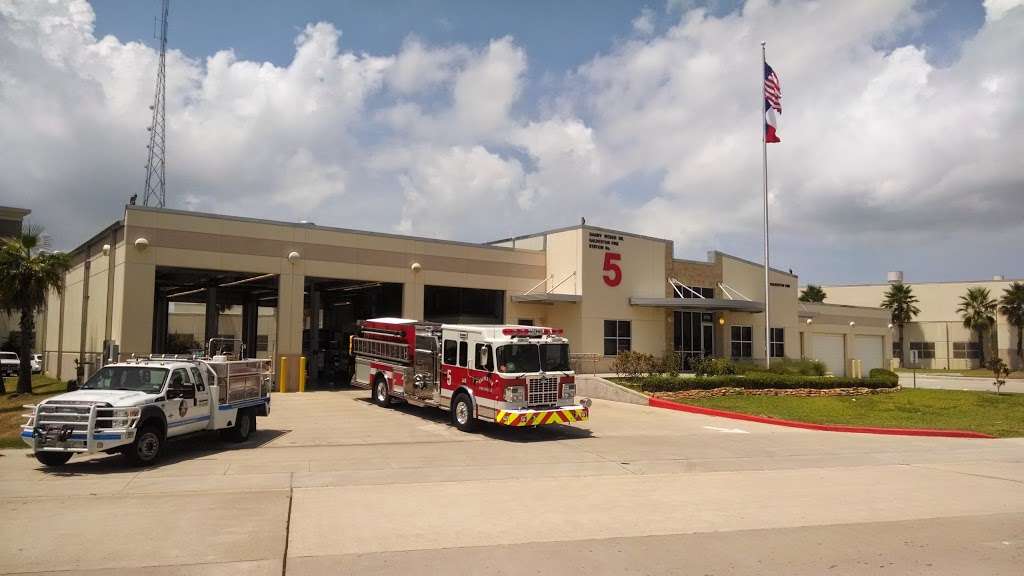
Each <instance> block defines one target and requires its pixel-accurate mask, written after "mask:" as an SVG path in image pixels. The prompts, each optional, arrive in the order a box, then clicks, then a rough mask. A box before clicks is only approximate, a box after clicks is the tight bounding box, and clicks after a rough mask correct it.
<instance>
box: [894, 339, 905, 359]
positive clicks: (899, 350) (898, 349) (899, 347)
mask: <svg viewBox="0 0 1024 576" xmlns="http://www.w3.org/2000/svg"><path fill="white" fill-rule="evenodd" d="M902 351H903V345H902V344H901V343H900V341H899V340H893V341H892V357H893V358H899V357H900V354H901V353H902Z"/></svg>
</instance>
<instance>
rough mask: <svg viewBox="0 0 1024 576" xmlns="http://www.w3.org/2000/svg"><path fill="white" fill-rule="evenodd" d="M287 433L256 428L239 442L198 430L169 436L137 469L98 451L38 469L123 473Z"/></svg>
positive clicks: (263, 441) (62, 472)
mask: <svg viewBox="0 0 1024 576" xmlns="http://www.w3.org/2000/svg"><path fill="white" fill-rule="evenodd" d="M289 432H291V430H256V432H254V433H253V435H252V437H250V438H249V440H248V441H247V442H242V443H239V444H235V443H233V442H227V441H225V440H221V439H220V438H219V437H218V436H217V433H216V432H202V433H200V434H195V435H190V436H187V437H185V438H181V439H180V440H177V439H171V440H170V441H168V442H167V444H166V445H165V446H164V452H163V454H162V455H161V456H160V460H159V461H158V462H157V463H156V464H154V465H153V466H146V467H141V468H136V467H133V466H131V465H130V464H128V461H127V460H126V459H125V458H124V457H123V456H121V455H120V454H118V453H113V454H100V455H98V456H93V457H91V458H89V459H88V460H78V459H77V458H78V457H77V456H76V457H72V459H71V461H69V462H68V463H67V464H64V465H63V466H59V467H53V468H50V467H46V466H43V465H40V466H39V468H38V470H39V471H40V472H43V473H45V474H47V475H49V476H58V477H73V476H81V475H100V474H123V473H128V472H139V471H142V470H156V469H159V468H162V467H164V466H170V465H173V464H177V463H179V462H184V461H187V460H195V459H198V458H204V457H206V456H212V455H215V454H222V453H224V452H230V451H233V450H252V449H254V448H259V447H261V446H264V445H266V444H268V443H269V442H272V441H274V440H276V439H277V438H280V437H281V436H284V435H285V434H287V433H289Z"/></svg>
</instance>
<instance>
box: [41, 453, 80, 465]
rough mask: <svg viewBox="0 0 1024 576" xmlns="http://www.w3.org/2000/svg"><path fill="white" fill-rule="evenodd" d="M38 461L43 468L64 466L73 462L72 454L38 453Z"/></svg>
mask: <svg viewBox="0 0 1024 576" xmlns="http://www.w3.org/2000/svg"><path fill="white" fill-rule="evenodd" d="M36 460H39V463H40V464H42V465H43V466H63V465H64V464H67V463H68V460H71V452H36Z"/></svg>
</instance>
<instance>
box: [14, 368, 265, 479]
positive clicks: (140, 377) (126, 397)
mask: <svg viewBox="0 0 1024 576" xmlns="http://www.w3.org/2000/svg"><path fill="white" fill-rule="evenodd" d="M269 369H270V366H269V361H266V360H236V361H228V360H226V359H225V358H224V357H222V356H221V357H214V358H212V359H208V360H188V359H180V358H159V357H153V358H149V359H144V360H137V361H130V362H123V363H117V364H109V365H107V366H104V367H102V368H100V369H99V370H98V371H97V372H96V373H95V374H93V375H92V376H91V377H90V378H89V379H88V380H86V381H85V383H83V384H82V385H81V386H80V387H79V389H78V390H76V391H74V392H68V393H66V394H60V395H58V396H54V397H52V398H47V399H46V400H44V401H43V402H40V403H39V404H38V405H35V406H26V408H28V409H29V410H30V412H29V413H27V414H25V415H24V416H25V418H26V419H27V421H26V423H25V425H24V426H22V429H21V438H22V440H24V441H25V442H26V443H27V444H28V445H29V446H31V447H32V449H33V451H34V452H35V456H36V458H37V459H38V460H39V461H40V462H41V463H43V464H44V465H46V466H60V465H62V464H65V463H67V461H68V460H70V459H71V457H72V456H73V455H74V454H93V453H97V452H106V453H113V452H120V453H121V454H123V455H124V456H125V457H126V458H127V459H128V461H129V462H130V463H131V464H133V465H136V466H146V465H149V464H153V463H154V462H156V461H157V459H158V458H159V457H160V454H161V453H162V452H163V449H164V445H165V443H166V441H167V440H169V439H171V438H176V437H181V436H185V435H189V434H194V433H198V432H203V431H207V430H218V431H220V433H221V436H222V437H224V438H226V439H229V440H233V441H236V442H243V441H245V440H247V439H248V438H249V436H250V435H251V434H252V433H253V432H254V431H255V430H256V417H257V416H267V415H269V414H270V383H271V377H270V372H269Z"/></svg>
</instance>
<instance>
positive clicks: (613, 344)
mask: <svg viewBox="0 0 1024 576" xmlns="http://www.w3.org/2000/svg"><path fill="white" fill-rule="evenodd" d="M631 334H632V331H631V326H630V322H629V320H605V321H604V355H605V356H617V355H618V354H619V352H628V351H629V350H632V349H633V339H632V336H631Z"/></svg>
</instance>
